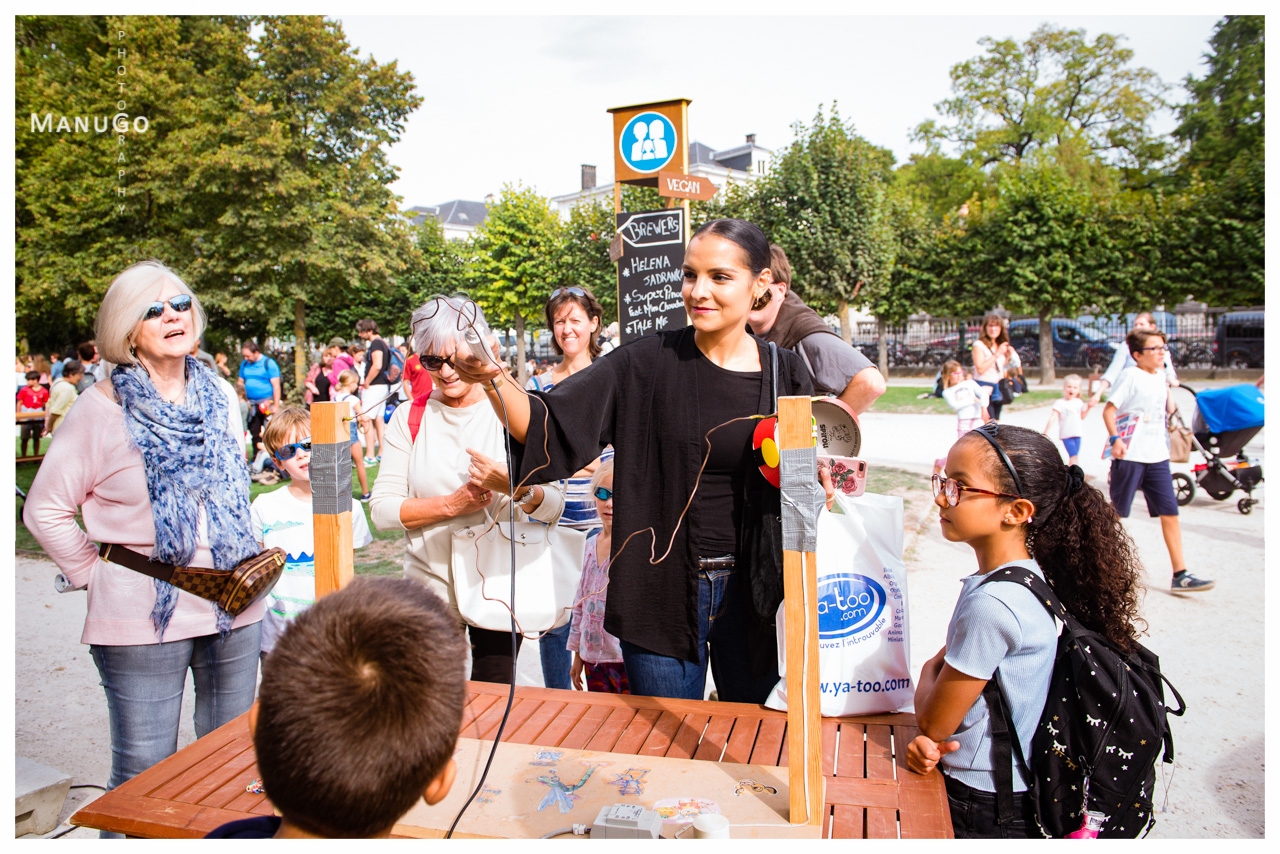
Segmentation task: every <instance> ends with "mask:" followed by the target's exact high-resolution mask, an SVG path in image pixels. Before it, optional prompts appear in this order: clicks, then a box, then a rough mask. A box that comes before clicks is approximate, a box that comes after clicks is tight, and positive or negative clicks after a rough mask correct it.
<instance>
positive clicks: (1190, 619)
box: [15, 409, 1266, 838]
mask: <svg viewBox="0 0 1280 854" xmlns="http://www.w3.org/2000/svg"><path fill="white" fill-rule="evenodd" d="M1047 417H1048V410H1047V409H1036V410H1028V411H1026V412H1015V413H1008V414H1007V416H1006V418H1005V420H1006V421H1009V422H1011V423H1015V424H1021V425H1023V426H1028V427H1034V428H1035V429H1040V428H1042V427H1043V426H1044V423H1045V421H1046V420H1047ZM954 424H955V421H954V418H952V417H950V416H941V415H939V416H932V415H891V414H880V413H870V414H868V415H867V416H865V417H864V418H863V422H862V426H863V432H864V449H866V456H867V457H868V459H869V460H871V461H872V463H873V465H883V466H893V467H896V468H902V469H906V470H909V471H913V472H917V473H919V474H922V475H927V474H928V472H929V468H930V462H931V459H932V457H934V456H938V455H941V454H942V453H944V452H945V449H946V447H947V445H948V443H949V441H950V439H951V438H952V437H954V430H955V427H954ZM1102 429H1103V428H1102V427H1101V419H1100V418H1098V417H1097V416H1096V415H1094V416H1092V417H1091V418H1090V419H1089V420H1088V421H1086V435H1085V443H1084V448H1083V450H1082V452H1081V460H1082V465H1083V466H1084V468H1085V469H1086V472H1088V473H1089V474H1091V475H1094V476H1095V478H1098V480H1095V481H1094V482H1095V483H1103V484H1105V472H1106V469H1105V464H1103V463H1102V462H1101V461H1100V460H1099V459H1098V457H1099V455H1100V453H1101V444H1102V442H1103V441H1104V439H1105V437H1104V436H1103V435H1102V433H1101V431H1102ZM1263 437H1264V433H1260V434H1259V435H1258V437H1257V438H1256V439H1255V440H1254V442H1253V443H1252V444H1251V445H1250V447H1249V448H1248V451H1249V453H1250V454H1251V455H1252V456H1261V454H1262V452H1263V447H1264V446H1263ZM1193 459H1195V457H1193ZM920 483H921V486H922V487H923V485H924V481H923V480H922V481H921V482H920ZM1264 496H1265V485H1264V486H1263V487H1262V488H1260V489H1259V490H1257V491H1256V492H1255V497H1259V498H1262V497H1264ZM1238 497H1239V495H1237V496H1233V498H1232V499H1231V500H1230V501H1225V502H1216V501H1214V500H1212V499H1211V498H1208V497H1207V496H1204V495H1203V494H1202V495H1199V496H1197V498H1196V499H1195V500H1194V501H1193V502H1192V504H1191V505H1190V506H1188V507H1186V508H1183V516H1182V525H1183V532H1184V539H1185V547H1186V554H1187V561H1188V564H1189V566H1190V567H1191V568H1192V571H1193V572H1195V573H1196V574H1197V575H1200V576H1201V577H1204V578H1212V579H1215V580H1216V581H1217V587H1216V589H1214V590H1212V591H1210V592H1208V593H1205V594H1203V595H1200V596H1196V597H1192V596H1175V595H1171V594H1169V593H1168V592H1166V591H1167V587H1168V579H1169V566H1168V557H1167V554H1166V552H1165V549H1164V545H1163V541H1162V539H1161V535H1160V526H1159V523H1158V521H1156V520H1153V519H1149V518H1147V517H1146V516H1145V514H1144V511H1142V510H1141V509H1138V508H1141V507H1142V502H1141V501H1139V502H1137V505H1138V506H1137V508H1135V513H1136V514H1137V515H1135V516H1134V517H1132V518H1131V519H1130V520H1129V521H1128V522H1127V527H1128V530H1129V531H1130V532H1131V534H1132V536H1133V537H1134V539H1135V541H1136V542H1137V544H1138V547H1139V550H1140V553H1141V555H1142V558H1143V560H1144V563H1145V564H1146V571H1147V578H1148V582H1149V585H1150V587H1149V590H1148V592H1147V594H1146V597H1145V600H1144V610H1143V613H1144V616H1145V618H1146V619H1147V621H1148V622H1149V624H1150V635H1149V637H1148V638H1147V639H1146V640H1145V642H1146V644H1147V646H1148V647H1149V648H1151V649H1152V650H1154V651H1155V652H1156V653H1157V654H1158V655H1159V656H1160V659H1161V665H1162V668H1163V670H1164V673H1165V674H1166V675H1167V677H1168V678H1169V680H1170V681H1171V682H1172V683H1173V684H1174V685H1175V686H1176V687H1177V689H1178V691H1179V692H1181V694H1182V696H1183V698H1184V699H1185V700H1186V703H1187V707H1188V710H1187V713H1186V715H1185V716H1184V717H1182V718H1174V719H1173V733H1174V741H1175V747H1176V749H1177V755H1176V758H1175V761H1174V763H1173V764H1171V765H1165V766H1162V769H1163V770H1162V772H1161V774H1160V777H1159V782H1158V785H1157V789H1156V804H1157V809H1160V808H1161V807H1164V809H1165V811H1164V812H1162V813H1158V815H1157V824H1156V827H1155V829H1154V830H1153V831H1152V835H1153V836H1154V837H1159V838H1261V837H1262V836H1263V834H1264V829H1265V827H1264V806H1265V804H1264V783H1265V780H1264V776H1265V774H1264V772H1265V765H1264V758H1263V754H1264V738H1263V732H1264V715H1263V710H1264V706H1263V702H1264V685H1265V683H1264V680H1263V678H1262V674H1263V673H1264V669H1263V655H1264V653H1263V649H1264V648H1263V625H1264V598H1263V547H1264V520H1265V517H1266V503H1265V501H1264V502H1263V503H1262V504H1261V505H1260V506H1258V507H1257V508H1255V510H1254V512H1253V514H1252V515H1249V516H1243V515H1241V514H1240V513H1238V512H1237V510H1236V507H1235V498H1238ZM930 498H931V496H929V494H928V493H927V492H925V491H923V489H915V490H913V491H911V492H909V493H908V494H907V495H906V499H907V504H906V520H905V522H906V528H907V531H906V533H907V536H906V544H907V545H906V563H907V567H908V597H909V607H910V615H911V624H910V631H911V648H912V661H913V669H914V671H915V672H916V673H917V674H918V672H919V667H920V664H921V663H923V662H924V661H925V660H926V659H927V658H928V657H930V656H931V655H933V653H934V652H936V651H937V649H938V648H939V647H940V646H941V645H942V641H943V638H944V635H945V629H946V623H947V619H948V616H949V615H950V613H951V609H952V606H953V605H954V603H955V597H956V595H957V593H958V584H957V581H958V579H959V578H961V577H962V576H964V575H967V574H969V573H970V572H972V571H973V569H974V561H973V554H972V551H970V550H969V549H968V548H967V547H965V546H961V545H956V544H953V543H948V542H946V541H945V540H944V539H943V538H942V536H941V535H940V533H939V532H938V523H937V513H936V511H935V510H934V509H933V508H932V507H931V506H930V503H929V502H930ZM16 570H17V571H16V594H17V599H16V602H17V605H16V635H15V640H16V656H15V658H16V662H15V668H16V670H15V685H16V704H15V714H16V717H15V742H16V753H17V755H20V756H27V757H30V758H32V759H35V760H37V761H39V762H42V763H44V764H46V765H50V766H53V767H54V768H58V769H60V770H62V771H64V772H66V773H69V774H72V775H74V777H75V783H77V784H98V785H102V784H104V783H105V782H106V779H107V775H108V772H109V770H110V749H109V739H108V730H107V710H106V702H105V700H104V699H103V696H102V690H101V687H100V686H99V684H98V675H97V671H96V669H95V668H94V665H93V662H92V660H91V659H90V657H89V654H88V648H87V647H85V646H82V645H80V643H79V638H80V632H81V628H82V626H83V621H84V611H85V601H86V600H85V595H84V593H83V592H74V593H67V594H57V593H55V592H54V590H53V583H52V581H53V576H54V574H55V573H56V571H57V570H56V567H54V565H53V564H52V563H51V562H49V561H47V560H44V559H40V558H32V557H23V556H20V557H19V559H18V560H17V564H16ZM518 674H519V675H518V679H517V681H518V682H519V683H521V684H534V685H537V684H541V674H540V668H539V665H538V658H537V647H536V644H532V643H526V644H525V646H524V648H523V649H522V650H521V655H520V660H519V666H518ZM188 685H190V682H188ZM191 694H192V691H191V690H190V689H188V691H187V697H186V702H185V708H184V714H183V721H182V729H181V734H180V741H179V746H180V747H181V746H184V745H186V744H189V743H190V742H191V741H193V740H194V732H193V730H192V726H191V715H192V698H191ZM99 794H100V793H99V792H98V791H97V790H96V789H91V788H86V789H77V790H73V791H72V793H71V798H69V800H68V805H67V808H66V809H65V810H64V813H63V818H64V820H65V818H66V817H67V816H69V815H70V814H71V813H72V812H73V811H74V810H75V809H76V808H78V807H79V806H81V805H82V804H83V803H85V802H86V801H88V800H90V799H92V798H94V797H97V796H98V795H99ZM95 835H96V832H93V831H89V830H86V829H77V830H75V831H73V832H72V833H71V834H69V836H70V837H93V836H95Z"/></svg>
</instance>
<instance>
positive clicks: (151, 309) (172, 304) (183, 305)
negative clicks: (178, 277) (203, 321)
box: [142, 294, 191, 320]
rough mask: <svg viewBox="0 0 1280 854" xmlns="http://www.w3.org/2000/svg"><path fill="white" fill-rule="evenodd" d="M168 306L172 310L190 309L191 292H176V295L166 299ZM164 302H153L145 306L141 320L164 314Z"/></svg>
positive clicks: (153, 318)
mask: <svg viewBox="0 0 1280 854" xmlns="http://www.w3.org/2000/svg"><path fill="white" fill-rule="evenodd" d="M168 306H169V308H171V309H173V310H174V311H178V312H182V311H190V310H191V294H178V295H177V296H176V297H174V298H173V299H171V300H169V301H168ZM164 307H165V303H163V302H153V303H151V305H149V306H147V310H146V313H144V314H143V315H142V319H143V320H155V319H156V318H157V317H159V316H160V315H162V314H164Z"/></svg>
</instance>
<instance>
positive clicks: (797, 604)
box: [778, 397, 826, 825]
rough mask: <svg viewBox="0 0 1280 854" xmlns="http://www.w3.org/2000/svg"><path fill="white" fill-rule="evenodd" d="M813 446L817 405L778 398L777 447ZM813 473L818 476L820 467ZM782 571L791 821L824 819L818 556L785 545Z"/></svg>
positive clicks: (818, 822) (819, 821)
mask: <svg viewBox="0 0 1280 854" xmlns="http://www.w3.org/2000/svg"><path fill="white" fill-rule="evenodd" d="M812 447H814V443H813V408H812V406H811V405H810V402H809V398H808V397H781V398H779V399H778V449H779V450H782V451H788V450H792V449H796V448H812ZM813 477H814V479H815V480H816V478H817V472H816V470H815V472H814V474H813ZM784 483H785V478H784ZM782 574H783V596H784V599H783V601H784V607H785V610H784V612H783V613H784V617H785V622H786V646H787V764H788V768H787V773H788V777H789V785H790V788H791V823H792V824H812V825H821V824H822V816H823V806H824V802H825V799H826V798H825V795H826V791H825V787H824V785H823V779H822V711H821V700H820V698H819V696H818V559H817V556H816V555H815V554H814V553H813V552H799V551H792V550H790V549H786V548H784V549H783V551H782Z"/></svg>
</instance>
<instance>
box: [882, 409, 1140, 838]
mask: <svg viewBox="0 0 1280 854" xmlns="http://www.w3.org/2000/svg"><path fill="white" fill-rule="evenodd" d="M933 494H934V503H935V504H936V505H937V506H938V510H939V514H940V516H941V524H942V535H943V536H944V537H946V538H947V539H948V540H950V541H951V542H955V543H965V544H967V545H969V546H970V547H971V548H972V549H973V551H974V555H975V556H976V557H977V560H978V569H977V572H975V573H974V574H972V575H969V576H967V577H965V578H962V579H961V585H962V586H961V589H960V598H959V600H958V601H957V602H956V607H955V610H954V611H953V612H952V615H951V622H950V624H949V625H948V627H947V642H946V645H945V646H943V647H942V649H941V650H939V652H938V654H937V655H935V656H934V657H933V658H931V659H930V660H929V661H927V662H926V663H925V665H924V667H923V668H922V669H921V673H920V680H919V682H918V683H917V685H916V694H915V709H916V718H917V721H918V722H919V726H920V732H921V734H920V735H918V736H916V738H915V739H913V740H912V741H911V743H910V744H909V745H908V746H907V767H908V768H910V769H911V770H912V771H914V772H916V773H917V774H927V773H929V772H930V771H932V770H933V768H934V767H939V769H940V770H941V771H942V773H943V774H944V775H945V776H946V786H947V800H948V801H949V802H950V804H951V822H952V825H953V827H954V829H955V833H956V836H957V837H1026V836H1028V835H1035V836H1039V835H1040V834H1039V830H1038V828H1037V825H1036V822H1035V808H1034V804H1033V802H1032V799H1031V797H1030V795H1029V793H1028V791H1027V789H1028V777H1029V771H1028V769H1027V767H1026V765H1025V763H1024V762H1022V761H1020V760H1019V759H1018V758H1017V753H1018V752H1017V751H1014V757H1013V758H1011V760H1010V761H1011V765H1012V768H1011V771H1012V783H1013V791H1014V804H1013V807H1014V815H1013V816H1012V817H1011V820H1010V821H1009V822H1008V823H1007V824H1005V825H998V824H997V823H996V794H995V793H996V791H997V789H996V773H997V772H996V770H995V763H994V760H993V756H992V743H993V737H992V723H991V717H990V714H989V709H988V706H987V701H986V698H985V697H984V696H983V689H984V688H985V687H986V685H987V683H988V682H989V681H990V680H991V679H993V678H994V676H995V673H996V671H997V669H998V670H999V672H1000V682H1001V686H1002V688H1003V690H1004V693H1005V705H1006V706H1007V708H1008V713H1009V714H1008V717H1009V719H1010V728H1011V730H1012V731H1013V733H1016V737H1017V739H1018V743H1019V744H1020V745H1021V755H1022V756H1024V757H1029V756H1031V755H1032V753H1031V737H1032V735H1033V733H1034V732H1035V729H1036V726H1037V725H1038V724H1039V722H1040V713H1041V711H1042V710H1043V709H1044V704H1045V698H1046V696H1047V694H1048V690H1049V678H1050V676H1051V674H1052V673H1053V663H1054V657H1055V652H1056V649H1057V643H1058V628H1057V625H1056V624H1055V622H1054V620H1053V618H1052V617H1050V616H1049V613H1048V612H1047V611H1046V610H1045V609H1044V606H1043V605H1042V604H1041V602H1040V601H1039V599H1038V598H1037V596H1036V594H1035V593H1034V592H1032V590H1031V589H1030V588H1029V587H1028V586H1027V584H1025V583H1022V582H1019V583H1010V582H1001V583H992V584H984V583H983V581H984V580H985V579H986V577H987V575H988V574H990V573H991V572H994V571H995V570H997V569H1003V568H1005V567H1010V568H1020V569H1025V570H1028V571H1030V572H1031V573H1033V574H1034V575H1037V576H1039V577H1040V578H1042V579H1043V580H1044V581H1046V582H1048V584H1049V586H1050V587H1052V588H1053V590H1054V592H1055V593H1056V594H1057V596H1058V598H1059V599H1060V600H1061V601H1062V604H1063V605H1065V606H1066V608H1067V610H1068V611H1069V612H1070V613H1071V614H1073V615H1075V617H1076V619H1078V620H1079V621H1080V622H1081V623H1083V624H1084V625H1085V626H1086V627H1087V628H1089V629H1091V630H1092V631H1095V632H1098V633H1099V634H1101V635H1103V636H1105V637H1106V638H1107V639H1108V640H1109V641H1111V642H1112V643H1114V644H1116V645H1117V646H1118V647H1119V648H1121V649H1129V648H1130V646H1131V644H1132V643H1133V642H1134V641H1136V640H1137V637H1138V629H1137V624H1138V623H1140V622H1141V621H1140V620H1139V619H1138V589H1139V587H1138V573H1139V570H1140V565H1139V563H1138V556H1137V552H1136V550H1135V548H1134V545H1133V542H1132V541H1131V540H1130V539H1129V536H1128V535H1127V534H1126V533H1125V531H1124V528H1123V527H1122V526H1121V524H1120V520H1119V519H1117V518H1116V515H1115V513H1114V512H1112V510H1111V506H1110V505H1109V504H1108V503H1107V500H1106V498H1105V497H1104V496H1103V495H1102V493H1101V492H1099V491H1098V490H1096V489H1094V488H1093V487H1092V486H1089V485H1088V484H1087V483H1085V482H1084V472H1083V471H1081V470H1080V467H1079V466H1067V465H1063V463H1062V457H1061V456H1059V454H1058V449H1057V446H1056V445H1054V443H1053V442H1052V441H1050V440H1049V439H1048V438H1047V437H1045V436H1042V435H1041V434H1040V433H1037V432H1035V431H1034V430H1027V429H1025V428H1022V427H1012V426H1010V425H1007V424H999V423H998V422H995V421H991V422H988V423H987V424H984V425H983V426H982V427H979V428H978V429H976V430H971V431H969V432H968V433H966V434H965V435H964V436H963V437H961V438H960V439H959V440H958V441H957V442H956V443H955V444H954V445H953V446H952V447H951V451H950V453H948V454H947V462H946V474H945V476H943V475H936V474H935V475H934V476H933Z"/></svg>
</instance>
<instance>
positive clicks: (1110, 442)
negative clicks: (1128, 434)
mask: <svg viewBox="0 0 1280 854" xmlns="http://www.w3.org/2000/svg"><path fill="white" fill-rule="evenodd" d="M1119 438H1120V434H1119V433H1117V434H1116V435H1114V436H1110V437H1108V438H1107V444H1108V445H1114V444H1115V443H1116V439H1119Z"/></svg>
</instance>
